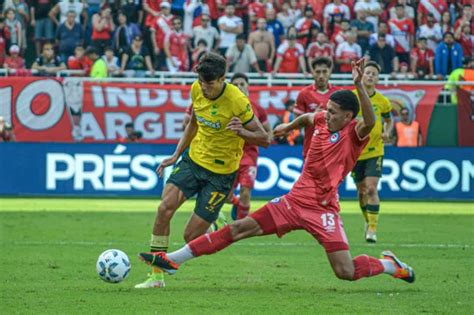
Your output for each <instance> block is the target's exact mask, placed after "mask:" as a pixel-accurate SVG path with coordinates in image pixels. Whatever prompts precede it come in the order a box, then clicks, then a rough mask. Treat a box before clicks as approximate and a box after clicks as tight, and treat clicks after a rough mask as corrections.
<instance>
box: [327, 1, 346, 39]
mask: <svg viewBox="0 0 474 315" xmlns="http://www.w3.org/2000/svg"><path fill="white" fill-rule="evenodd" d="M336 15H342V19H343V20H344V19H346V20H350V19H351V12H350V11H349V7H348V6H347V5H345V4H343V3H342V1H341V0H334V1H333V3H328V4H327V5H326V6H325V7H324V22H323V29H324V31H325V32H328V31H329V28H330V27H329V25H330V24H331V23H334V16H336Z"/></svg>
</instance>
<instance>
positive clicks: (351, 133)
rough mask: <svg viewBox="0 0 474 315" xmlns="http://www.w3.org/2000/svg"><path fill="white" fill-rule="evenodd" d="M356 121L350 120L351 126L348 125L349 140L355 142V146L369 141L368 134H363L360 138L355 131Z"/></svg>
mask: <svg viewBox="0 0 474 315" xmlns="http://www.w3.org/2000/svg"><path fill="white" fill-rule="evenodd" d="M357 123H358V122H357V121H356V120H353V121H352V122H350V124H352V126H351V127H350V129H349V136H350V137H351V140H352V141H353V142H354V143H355V144H357V146H360V145H364V146H365V145H366V144H367V142H369V135H370V134H369V135H367V136H365V137H364V138H361V137H360V136H359V134H358V133H357Z"/></svg>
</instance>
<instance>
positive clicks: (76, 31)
mask: <svg viewBox="0 0 474 315" xmlns="http://www.w3.org/2000/svg"><path fill="white" fill-rule="evenodd" d="M56 41H57V44H58V45H59V56H60V57H61V60H68V58H69V57H70V56H72V55H74V49H75V48H76V47H77V46H81V45H82V44H83V43H84V31H83V29H82V27H81V26H80V25H79V24H77V23H76V12H74V11H69V12H68V14H67V19H66V21H64V23H62V24H61V25H60V26H59V27H58V29H57V31H56Z"/></svg>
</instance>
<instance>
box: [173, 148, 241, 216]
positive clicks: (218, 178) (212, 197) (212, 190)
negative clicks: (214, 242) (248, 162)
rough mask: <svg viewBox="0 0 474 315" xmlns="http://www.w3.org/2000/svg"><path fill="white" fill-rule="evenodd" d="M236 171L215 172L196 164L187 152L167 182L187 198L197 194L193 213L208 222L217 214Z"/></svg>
mask: <svg viewBox="0 0 474 315" xmlns="http://www.w3.org/2000/svg"><path fill="white" fill-rule="evenodd" d="M236 175H237V172H234V173H232V174H217V173H214V172H211V171H209V170H207V169H205V168H203V167H201V166H199V165H198V164H196V163H195V162H194V161H193V160H191V158H190V157H189V155H188V154H184V155H183V158H182V159H181V161H180V162H179V163H178V164H177V165H176V166H175V168H174V169H173V171H172V173H171V176H170V177H169V179H168V181H167V183H172V184H173V185H175V186H177V187H178V188H179V189H180V190H181V191H182V192H183V193H184V195H185V196H186V198H187V199H189V198H191V197H193V196H194V195H195V194H197V199H196V206H195V207H194V213H196V214H197V215H198V216H199V217H200V218H202V219H204V220H206V221H207V222H209V223H212V222H214V221H215V220H216V219H217V217H218V216H219V211H220V210H221V208H222V206H223V205H224V202H225V200H226V198H227V195H228V194H229V192H230V190H231V189H232V185H233V183H234V181H235V177H236Z"/></svg>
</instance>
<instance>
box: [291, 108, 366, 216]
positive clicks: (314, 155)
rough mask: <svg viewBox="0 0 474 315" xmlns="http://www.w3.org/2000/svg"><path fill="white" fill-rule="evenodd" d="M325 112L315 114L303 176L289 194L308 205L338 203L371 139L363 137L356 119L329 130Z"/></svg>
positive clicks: (300, 202)
mask: <svg viewBox="0 0 474 315" xmlns="http://www.w3.org/2000/svg"><path fill="white" fill-rule="evenodd" d="M325 114H326V112H324V111H323V112H319V113H317V114H316V115H315V116H314V132H313V134H312V137H311V147H310V149H309V154H308V158H307V160H306V161H305V163H304V167H303V171H302V173H301V176H300V177H299V179H298V180H297V182H296V183H295V184H294V186H293V188H292V189H291V191H290V192H289V193H288V195H287V197H288V198H290V199H293V200H295V201H296V202H297V203H299V204H300V205H302V206H306V207H315V206H316V205H320V206H323V207H326V206H328V205H334V204H335V203H337V199H338V195H337V189H338V187H339V185H340V184H341V182H342V181H343V180H344V178H345V177H346V175H347V174H348V173H349V172H350V171H351V170H352V169H353V167H354V165H355V163H356V162H357V158H358V157H359V155H360V154H361V152H362V150H363V149H364V147H365V146H366V144H367V142H368V141H369V136H367V137H365V139H360V138H359V135H358V134H357V131H356V129H355V127H356V125H357V121H356V120H355V119H353V120H352V121H351V122H350V123H348V124H347V125H346V126H345V127H344V128H342V129H341V130H339V131H337V132H331V131H329V130H328V127H327V124H326V118H325ZM337 209H339V207H337Z"/></svg>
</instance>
